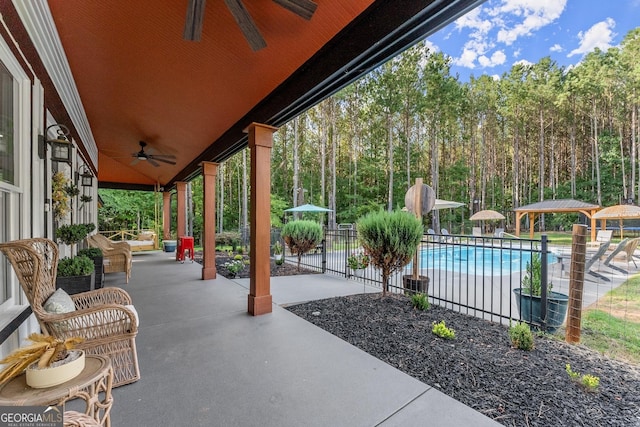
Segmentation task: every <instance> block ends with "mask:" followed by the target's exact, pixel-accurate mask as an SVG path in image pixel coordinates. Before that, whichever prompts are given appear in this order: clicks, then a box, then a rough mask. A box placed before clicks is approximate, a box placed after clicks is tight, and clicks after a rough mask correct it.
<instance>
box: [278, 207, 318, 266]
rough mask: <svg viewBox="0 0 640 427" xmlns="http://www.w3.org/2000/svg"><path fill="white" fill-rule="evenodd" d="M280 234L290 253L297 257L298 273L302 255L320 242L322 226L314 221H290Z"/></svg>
mask: <svg viewBox="0 0 640 427" xmlns="http://www.w3.org/2000/svg"><path fill="white" fill-rule="evenodd" d="M281 234H282V237H283V238H284V242H285V243H286V245H287V246H289V250H290V251H291V253H292V254H296V255H298V271H299V270H300V261H301V260H302V255H304V254H305V253H307V252H309V251H310V250H311V249H313V248H315V247H316V246H317V245H318V243H320V242H321V241H322V226H321V225H320V224H318V223H317V222H314V221H307V220H297V221H291V222H288V223H286V224H285V225H284V227H282V232H281Z"/></svg>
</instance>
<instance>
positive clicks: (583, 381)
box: [565, 363, 600, 391]
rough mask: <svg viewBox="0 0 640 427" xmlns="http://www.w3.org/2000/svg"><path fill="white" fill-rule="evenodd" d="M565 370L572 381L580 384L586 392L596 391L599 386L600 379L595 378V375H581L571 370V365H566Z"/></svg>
mask: <svg viewBox="0 0 640 427" xmlns="http://www.w3.org/2000/svg"><path fill="white" fill-rule="evenodd" d="M565 370H566V371H567V374H568V375H569V378H570V379H571V380H572V381H574V382H576V383H578V384H580V385H581V386H582V387H584V389H585V390H587V391H596V390H597V389H598V387H599V386H600V378H599V377H596V376H595V375H591V374H584V375H581V374H580V373H579V372H574V371H573V370H572V369H571V365H569V364H568V363H567V365H566V367H565Z"/></svg>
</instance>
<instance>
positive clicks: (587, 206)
mask: <svg viewBox="0 0 640 427" xmlns="http://www.w3.org/2000/svg"><path fill="white" fill-rule="evenodd" d="M599 209H600V206H599V205H594V204H592V203H586V202H582V201H580V200H574V199H560V200H543V201H542V202H537V203H532V204H530V205H526V206H520V207H519V208H516V209H514V212H515V213H516V236H520V220H521V219H522V217H523V216H525V215H527V214H528V216H529V220H530V222H531V224H533V223H534V222H535V217H536V215H538V214H543V213H563V212H580V213H582V214H584V215H585V216H586V217H587V218H589V219H590V220H591V240H592V241H593V240H595V232H596V231H595V228H596V227H595V226H596V223H595V219H594V218H593V215H594V214H595V213H596V212H597V211H598V210H599ZM529 237H531V238H532V239H533V226H530V227H529Z"/></svg>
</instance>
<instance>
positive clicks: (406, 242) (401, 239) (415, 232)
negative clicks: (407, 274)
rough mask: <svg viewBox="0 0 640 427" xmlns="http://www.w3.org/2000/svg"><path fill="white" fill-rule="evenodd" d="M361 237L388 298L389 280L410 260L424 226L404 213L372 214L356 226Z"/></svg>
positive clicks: (359, 221)
mask: <svg viewBox="0 0 640 427" xmlns="http://www.w3.org/2000/svg"><path fill="white" fill-rule="evenodd" d="M356 229H357V231H358V238H359V239H360V241H361V242H362V247H363V248H364V250H365V252H366V253H367V254H368V256H369V262H370V263H371V265H373V266H374V267H375V268H378V269H380V273H381V275H382V294H383V295H386V293H387V290H388V286H389V277H391V275H392V274H393V273H396V272H398V271H401V270H402V268H404V266H405V265H407V264H408V263H409V261H411V259H412V257H413V255H414V253H415V252H416V250H417V248H418V244H420V239H421V238H422V231H423V230H422V223H421V222H420V220H419V219H417V218H416V217H415V216H413V215H411V214H409V213H407V212H402V211H395V212H384V211H380V212H372V213H370V214H368V215H366V216H364V217H362V218H360V219H359V220H358V222H357V224H356Z"/></svg>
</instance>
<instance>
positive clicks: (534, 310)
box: [513, 288, 569, 333]
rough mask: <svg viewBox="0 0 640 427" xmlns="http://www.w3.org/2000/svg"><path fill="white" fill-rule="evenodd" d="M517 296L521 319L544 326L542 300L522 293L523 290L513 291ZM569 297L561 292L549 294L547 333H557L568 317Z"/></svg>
mask: <svg viewBox="0 0 640 427" xmlns="http://www.w3.org/2000/svg"><path fill="white" fill-rule="evenodd" d="M513 293H514V294H515V296H516V304H517V305H518V312H519V313H520V318H521V319H522V320H524V321H525V322H528V323H530V324H532V325H534V326H535V325H542V324H543V319H542V317H541V309H542V299H541V298H540V297H538V296H533V295H529V294H525V293H522V288H516V289H514V290H513ZM568 306H569V297H568V296H567V295H565V294H561V293H559V292H549V293H548V294H547V322H546V324H547V332H551V333H553V332H555V331H556V330H557V329H558V328H559V327H560V326H562V324H563V323H564V319H565V318H566V317H567V307H568Z"/></svg>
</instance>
